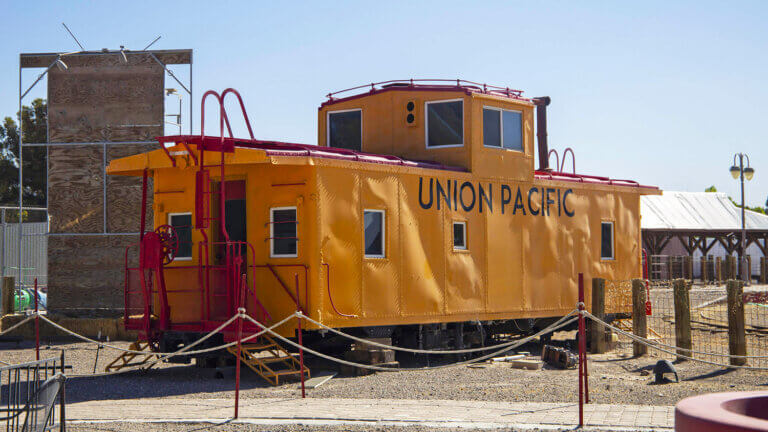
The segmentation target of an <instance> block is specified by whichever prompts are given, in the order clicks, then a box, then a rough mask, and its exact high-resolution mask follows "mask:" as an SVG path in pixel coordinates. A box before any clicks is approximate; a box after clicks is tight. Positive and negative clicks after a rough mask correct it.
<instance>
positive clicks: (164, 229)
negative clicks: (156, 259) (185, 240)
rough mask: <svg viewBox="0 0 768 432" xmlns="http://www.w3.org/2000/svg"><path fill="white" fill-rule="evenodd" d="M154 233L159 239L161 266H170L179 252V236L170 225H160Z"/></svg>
mask: <svg viewBox="0 0 768 432" xmlns="http://www.w3.org/2000/svg"><path fill="white" fill-rule="evenodd" d="M155 233H156V234H157V235H158V236H159V237H160V248H161V253H162V256H163V264H170V263H171V261H173V259H174V258H176V253H177V252H178V251H179V236H178V235H177V234H176V229H174V228H173V227H172V226H171V225H160V226H159V227H157V228H155Z"/></svg>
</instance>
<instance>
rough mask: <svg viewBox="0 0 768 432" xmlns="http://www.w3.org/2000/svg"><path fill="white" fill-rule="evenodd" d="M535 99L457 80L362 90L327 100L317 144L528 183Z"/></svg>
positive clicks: (390, 83)
mask: <svg viewBox="0 0 768 432" xmlns="http://www.w3.org/2000/svg"><path fill="white" fill-rule="evenodd" d="M355 91H361V92H360V93H357V94H355ZM541 100H544V98H542V99H536V100H532V99H528V98H525V97H523V96H522V91H519V90H512V89H509V88H506V87H497V86H489V85H486V84H478V83H474V82H470V81H462V80H408V81H387V82H383V83H378V84H370V85H367V86H362V87H355V88H351V89H346V90H342V91H340V92H336V93H330V94H329V95H328V100H327V101H326V102H324V103H323V104H322V105H321V106H320V110H319V118H318V124H319V128H318V144H319V145H321V146H327V147H336V148H344V149H348V150H353V151H361V152H364V153H377V154H385V155H391V156H397V157H400V158H404V159H411V160H429V161H433V162H439V163H441V164H444V165H449V166H454V167H459V168H462V169H464V170H466V171H470V172H473V173H476V174H479V175H484V176H492V177H498V176H505V177H511V178H513V179H517V180H531V179H532V177H533V168H534V166H533V158H534V149H533V147H534V146H533V108H534V106H535V105H536V104H538V103H539V102H537V101H541ZM546 100H548V98H546ZM539 132H540V133H539V136H540V137H541V136H542V134H541V131H539ZM543 136H544V147H546V133H544V135H543ZM544 155H545V157H546V149H545V153H544Z"/></svg>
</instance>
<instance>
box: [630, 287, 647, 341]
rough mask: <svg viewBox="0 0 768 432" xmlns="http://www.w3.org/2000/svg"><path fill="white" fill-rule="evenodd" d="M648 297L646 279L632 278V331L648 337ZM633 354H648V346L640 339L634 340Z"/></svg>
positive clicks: (637, 334) (636, 334)
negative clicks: (646, 310) (646, 311)
mask: <svg viewBox="0 0 768 432" xmlns="http://www.w3.org/2000/svg"><path fill="white" fill-rule="evenodd" d="M646 301H648V299H647V298H646V288H645V281H643V280H642V279H632V333H634V334H635V336H640V337H642V338H646V337H648V318H647V317H646V315H645V302H646ZM632 354H633V355H634V356H642V355H645V354H648V346H647V345H645V344H643V343H640V342H638V341H632Z"/></svg>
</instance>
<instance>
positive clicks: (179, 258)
mask: <svg viewBox="0 0 768 432" xmlns="http://www.w3.org/2000/svg"><path fill="white" fill-rule="evenodd" d="M173 216H189V221H190V224H189V240H190V242H191V241H192V231H193V230H194V226H195V219H194V218H193V217H192V212H176V213H168V215H167V218H166V219H167V221H168V225H170V226H172V227H173V228H174V230H175V229H176V227H175V226H173V224H172V223H171V218H172V217H173ZM193 245H194V243H193V244H191V245H190V246H189V256H188V257H181V256H178V255H177V256H175V257H174V258H173V260H174V261H192V256H193V255H194V253H195V248H194V247H192V246H193ZM177 250H178V248H177Z"/></svg>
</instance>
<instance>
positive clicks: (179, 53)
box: [21, 49, 192, 68]
mask: <svg viewBox="0 0 768 432" xmlns="http://www.w3.org/2000/svg"><path fill="white" fill-rule="evenodd" d="M149 52H151V53H153V54H154V55H155V56H156V57H157V59H158V60H160V61H161V62H163V63H164V64H167V65H170V64H190V63H192V50H190V49H184V50H152V51H149ZM125 53H126V55H127V56H128V57H129V58H130V57H133V56H141V57H142V59H143V61H144V62H146V63H149V62H150V61H152V62H154V60H153V59H152V58H151V56H148V55H146V54H145V53H144V52H132V51H130V50H127V51H125ZM58 56H59V55H58V54H55V53H40V54H36V53H35V54H33V53H29V54H21V67H22V68H36V67H48V66H49V65H50V64H51V63H53V62H54V61H56V59H57V58H58ZM62 59H63V60H64V61H65V62H66V64H67V66H83V65H94V64H113V65H115V64H118V63H120V62H122V58H121V57H120V52H119V51H113V52H110V53H108V54H104V53H101V52H96V53H93V52H92V53H81V54H70V55H64V56H63V57H62Z"/></svg>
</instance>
